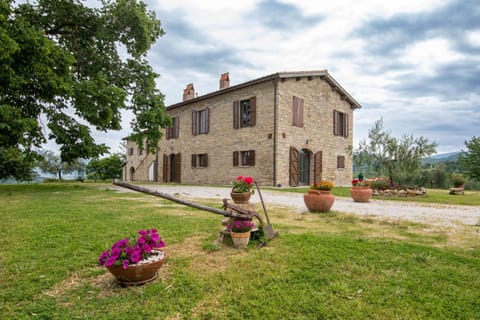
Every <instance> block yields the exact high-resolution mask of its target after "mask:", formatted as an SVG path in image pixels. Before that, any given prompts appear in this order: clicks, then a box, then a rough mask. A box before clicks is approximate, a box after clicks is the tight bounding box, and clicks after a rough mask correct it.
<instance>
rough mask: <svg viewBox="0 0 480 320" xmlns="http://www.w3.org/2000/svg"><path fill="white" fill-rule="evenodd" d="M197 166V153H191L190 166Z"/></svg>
mask: <svg viewBox="0 0 480 320" xmlns="http://www.w3.org/2000/svg"><path fill="white" fill-rule="evenodd" d="M196 166H197V155H196V154H192V167H193V168H195V167H196Z"/></svg>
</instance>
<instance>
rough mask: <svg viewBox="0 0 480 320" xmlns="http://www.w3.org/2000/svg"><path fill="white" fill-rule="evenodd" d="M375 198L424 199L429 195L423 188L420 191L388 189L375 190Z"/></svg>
mask: <svg viewBox="0 0 480 320" xmlns="http://www.w3.org/2000/svg"><path fill="white" fill-rule="evenodd" d="M372 195H373V196H377V197H379V196H380V197H381V196H388V197H424V196H426V195H427V191H425V189H424V188H423V187H422V188H418V189H405V190H403V189H400V190H397V189H387V190H373V194H372Z"/></svg>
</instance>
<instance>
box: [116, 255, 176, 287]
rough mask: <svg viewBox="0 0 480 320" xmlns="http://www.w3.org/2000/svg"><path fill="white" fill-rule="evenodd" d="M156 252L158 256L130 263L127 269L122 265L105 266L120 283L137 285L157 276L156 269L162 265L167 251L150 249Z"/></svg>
mask: <svg viewBox="0 0 480 320" xmlns="http://www.w3.org/2000/svg"><path fill="white" fill-rule="evenodd" d="M152 251H153V252H157V253H158V257H156V258H154V259H152V258H151V261H143V260H142V261H140V262H139V263H137V264H131V265H130V266H128V268H127V269H123V266H116V265H115V266H110V267H107V269H108V271H110V273H112V274H113V275H114V276H115V278H117V281H118V282H119V283H120V284H122V285H137V284H144V283H147V282H151V281H153V280H155V279H156V278H157V275H158V269H160V267H161V266H162V265H163V263H164V262H165V259H166V258H167V253H166V252H165V251H161V250H152Z"/></svg>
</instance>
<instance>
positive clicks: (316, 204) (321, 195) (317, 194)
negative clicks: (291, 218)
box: [303, 190, 335, 212]
mask: <svg viewBox="0 0 480 320" xmlns="http://www.w3.org/2000/svg"><path fill="white" fill-rule="evenodd" d="M303 201H304V202H305V206H306V207H307V208H308V210H309V211H311V212H328V211H330V209H331V208H332V206H333V203H334V202H335V197H334V196H333V195H332V194H331V193H330V191H323V190H308V193H307V194H304V195H303Z"/></svg>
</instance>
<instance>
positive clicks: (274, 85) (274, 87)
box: [273, 76, 278, 187]
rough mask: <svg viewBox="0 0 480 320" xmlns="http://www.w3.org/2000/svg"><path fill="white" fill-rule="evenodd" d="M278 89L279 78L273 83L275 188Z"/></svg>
mask: <svg viewBox="0 0 480 320" xmlns="http://www.w3.org/2000/svg"><path fill="white" fill-rule="evenodd" d="M277 87H278V76H277V77H276V78H275V80H274V82H273V186H274V187H276V186H277Z"/></svg>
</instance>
